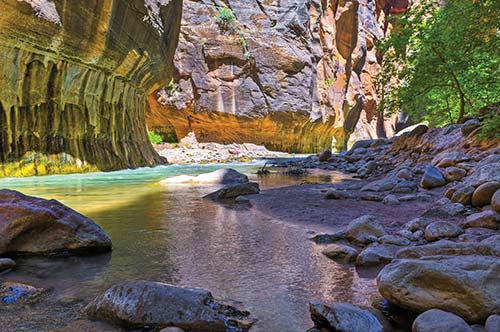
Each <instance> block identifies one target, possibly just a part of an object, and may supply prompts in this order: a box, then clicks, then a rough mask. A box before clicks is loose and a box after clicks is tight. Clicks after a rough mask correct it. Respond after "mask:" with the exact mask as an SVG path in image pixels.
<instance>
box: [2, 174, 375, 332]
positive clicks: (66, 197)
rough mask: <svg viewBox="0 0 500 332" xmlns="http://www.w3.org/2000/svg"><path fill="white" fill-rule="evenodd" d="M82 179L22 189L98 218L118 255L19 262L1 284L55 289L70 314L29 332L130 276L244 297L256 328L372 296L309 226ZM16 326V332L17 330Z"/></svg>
mask: <svg viewBox="0 0 500 332" xmlns="http://www.w3.org/2000/svg"><path fill="white" fill-rule="evenodd" d="M157 177H158V178H159V177H161V176H159V175H158V176H157ZM275 178H276V181H272V177H270V178H267V180H266V181H267V183H266V184H265V186H267V187H272V186H280V185H282V184H284V183H286V184H288V185H289V184H290V180H289V179H285V178H283V177H275ZM81 180H82V179H81V178H80V179H75V180H73V177H67V178H65V180H64V181H61V182H57V181H56V182H51V183H50V184H42V183H38V186H36V187H35V188H29V187H28V186H25V187H24V188H22V189H21V190H23V191H25V192H29V193H32V194H34V193H37V194H38V195H42V196H44V197H53V196H54V195H55V196H57V197H58V198H59V199H61V200H62V201H64V202H65V203H67V204H69V205H71V206H72V207H75V208H77V209H78V210H80V211H81V212H83V213H85V214H87V215H88V216H89V217H91V218H93V219H94V220H95V221H96V222H97V223H99V224H100V225H101V226H102V227H103V228H104V229H105V230H106V232H107V233H108V234H109V235H110V237H111V238H112V240H113V247H114V250H113V253H112V254H111V255H104V256H96V257H72V258H68V259H45V258H34V259H20V260H18V264H19V266H18V268H17V269H16V272H14V273H11V274H9V275H7V276H4V277H2V279H6V278H7V277H8V278H9V280H19V281H24V282H27V283H32V284H34V285H39V286H43V287H52V288H53V289H54V291H53V293H52V294H53V295H52V297H54V298H55V299H56V300H57V301H63V303H64V307H65V308H66V309H64V310H62V309H61V308H62V306H61V305H59V307H58V304H57V303H59V302H57V303H54V304H53V305H54V306H47V305H46V304H44V307H43V310H45V311H47V310H49V314H51V312H50V311H51V310H58V311H57V314H54V315H53V318H52V319H51V323H50V324H48V323H47V321H46V320H44V318H43V317H44V316H43V315H41V314H38V315H36V314H35V315H32V317H31V318H30V319H31V323H30V325H29V327H28V328H27V329H23V330H25V331H40V332H42V331H51V330H52V329H53V327H54V326H63V325H65V324H66V323H67V321H68V320H72V319H76V318H77V317H78V313H77V312H78V308H79V307H80V306H81V305H82V304H84V303H86V302H88V301H89V300H90V299H91V298H92V297H93V296H95V295H97V294H98V293H99V292H101V291H103V290H105V289H106V288H107V287H109V285H111V284H114V283H116V282H119V281H123V280H129V279H149V280H157V281H163V282H169V283H174V284H178V285H182V286H191V287H202V288H206V289H209V290H211V291H212V292H213V293H214V295H215V296H216V297H219V298H231V299H236V300H239V301H242V302H244V303H245V305H246V306H247V308H248V309H249V310H250V311H251V312H252V313H253V314H254V315H255V316H256V317H257V318H258V319H259V322H258V323H257V324H256V326H255V327H254V328H253V329H252V331H254V332H284V331H286V332H304V331H305V330H307V328H309V327H310V326H311V323H310V319H309V314H308V307H307V303H308V301H310V300H312V299H323V300H327V301H349V302H354V303H362V304H366V302H367V299H366V298H367V294H369V293H371V292H372V291H373V290H374V284H373V280H372V279H364V278H360V277H359V276H357V275H356V274H355V273H354V271H353V269H352V268H349V267H347V266H344V265H338V264H336V263H334V262H332V261H330V260H329V259H327V258H325V257H324V256H323V255H321V253H320V250H321V248H320V247H317V246H315V245H313V243H312V242H310V241H307V240H306V238H307V234H306V231H307V229H305V228H304V226H300V225H291V224H286V223H282V222H277V221H274V220H272V219H270V218H269V217H266V216H263V215H261V214H260V213H259V212H258V211H256V210H254V209H251V208H249V209H231V208H228V207H226V206H223V205H219V204H215V203H213V202H210V201H207V200H203V199H202V198H201V197H202V196H203V195H205V194H207V193H209V192H211V191H212V190H213V189H215V188H214V187H198V188H197V187H183V186H161V185H158V184H157V183H156V182H157V179H156V177H154V178H152V177H151V176H150V175H148V177H146V178H143V179H142V180H141V179H140V178H136V179H135V181H136V182H130V180H128V181H124V180H123V179H112V180H109V181H107V182H106V181H102V179H97V180H96V179H92V180H89V179H87V180H83V182H82V181H81ZM297 181H300V179H299V180H297ZM75 182H76V183H75ZM30 191H31V192H30ZM41 305H42V304H39V306H41ZM52 308H54V309H52ZM57 308H58V309H57ZM40 310H42V308H40ZM4 317H6V316H4ZM4 319H5V318H4ZM13 324H14V323H13ZM16 324H19V323H16ZM12 327H13V328H14V329H10V330H9V331H13V330H16V328H18V325H14V326H12Z"/></svg>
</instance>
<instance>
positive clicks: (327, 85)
mask: <svg viewBox="0 0 500 332" xmlns="http://www.w3.org/2000/svg"><path fill="white" fill-rule="evenodd" d="M224 6H227V7H229V8H231V10H232V12H233V13H234V15H235V18H236V19H235V21H234V22H233V24H232V26H231V28H230V29H225V30H226V31H224V29H221V25H220V24H218V22H217V19H218V8H221V7H224ZM407 6H408V0H227V1H218V0H186V1H185V2H184V12H183V21H182V27H181V36H180V43H179V47H178V50H177V53H176V58H175V73H174V74H175V82H172V83H175V84H170V85H169V86H167V88H166V89H164V90H162V91H160V92H159V93H158V94H154V95H152V96H151V97H150V100H149V106H150V109H149V111H148V112H147V115H146V118H147V122H148V127H149V129H152V130H155V131H158V132H161V133H162V134H164V135H165V136H168V137H174V136H177V137H178V138H182V137H184V136H185V135H186V134H187V133H188V132H189V131H194V132H195V133H196V135H197V137H198V139H199V140H200V141H217V142H221V143H230V142H239V143H241V142H252V143H257V144H264V145H266V146H267V147H268V148H271V149H278V150H286V151H290V152H315V151H319V150H322V149H325V148H329V147H331V146H333V147H334V148H336V149H338V150H341V149H344V148H345V147H346V145H347V143H348V141H349V140H356V139H362V138H370V137H380V136H384V135H386V134H389V135H390V134H392V132H393V130H394V126H395V117H392V118H390V119H388V120H387V119H384V116H383V115H380V114H378V111H377V108H378V107H377V106H378V97H377V94H376V91H375V76H376V75H377V72H378V70H379V68H380V65H379V63H380V61H381V59H380V58H379V57H378V56H379V55H378V54H377V50H376V48H375V43H376V41H377V40H380V39H381V38H383V37H384V34H385V33H386V29H387V21H386V17H387V16H388V15H393V14H398V13H401V12H404V11H405V10H406V8H407Z"/></svg>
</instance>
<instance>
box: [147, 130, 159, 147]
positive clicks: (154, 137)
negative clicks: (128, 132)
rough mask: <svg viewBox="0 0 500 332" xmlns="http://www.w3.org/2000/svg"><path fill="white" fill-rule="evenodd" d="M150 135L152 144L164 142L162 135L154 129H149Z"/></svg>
mask: <svg viewBox="0 0 500 332" xmlns="http://www.w3.org/2000/svg"><path fill="white" fill-rule="evenodd" d="M148 137H149V141H150V142H151V144H160V143H163V139H162V138H161V136H160V135H159V134H157V133H155V132H154V131H148Z"/></svg>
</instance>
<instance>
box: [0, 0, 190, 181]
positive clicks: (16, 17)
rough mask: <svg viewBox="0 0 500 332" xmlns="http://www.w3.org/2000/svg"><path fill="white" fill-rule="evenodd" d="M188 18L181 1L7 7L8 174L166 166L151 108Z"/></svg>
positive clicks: (49, 1)
mask: <svg viewBox="0 0 500 332" xmlns="http://www.w3.org/2000/svg"><path fill="white" fill-rule="evenodd" d="M181 14H182V0H104V1H103V0H86V1H73V0H2V1H0V128H1V132H0V162H1V166H0V176H28V175H41V174H50V173H67V172H82V171H95V170H105V171H106V170H114V169H120V168H127V167H132V168H133V167H139V166H148V165H153V164H156V163H160V162H163V161H164V160H162V158H160V157H159V156H158V155H157V154H156V152H155V151H154V149H153V148H152V146H151V144H150V143H149V141H148V137H147V131H146V126H145V118H144V116H145V115H144V110H145V105H146V98H147V96H148V95H150V94H151V93H152V92H153V91H155V90H156V89H158V88H160V87H161V86H164V85H165V84H167V83H168V79H169V77H170V75H171V73H172V68H173V65H172V60H173V57H174V53H175V49H176V47H177V41H178V33H179V29H180V19H181Z"/></svg>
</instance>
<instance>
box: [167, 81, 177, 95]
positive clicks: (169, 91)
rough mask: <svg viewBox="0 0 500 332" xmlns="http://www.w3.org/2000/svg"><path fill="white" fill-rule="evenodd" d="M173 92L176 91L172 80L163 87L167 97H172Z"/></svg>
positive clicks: (175, 85)
mask: <svg viewBox="0 0 500 332" xmlns="http://www.w3.org/2000/svg"><path fill="white" fill-rule="evenodd" d="M175 90H177V84H175V82H174V79H173V78H172V79H171V80H170V81H169V82H168V84H167V86H166V87H165V92H167V94H168V95H173V94H174V92H175Z"/></svg>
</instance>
